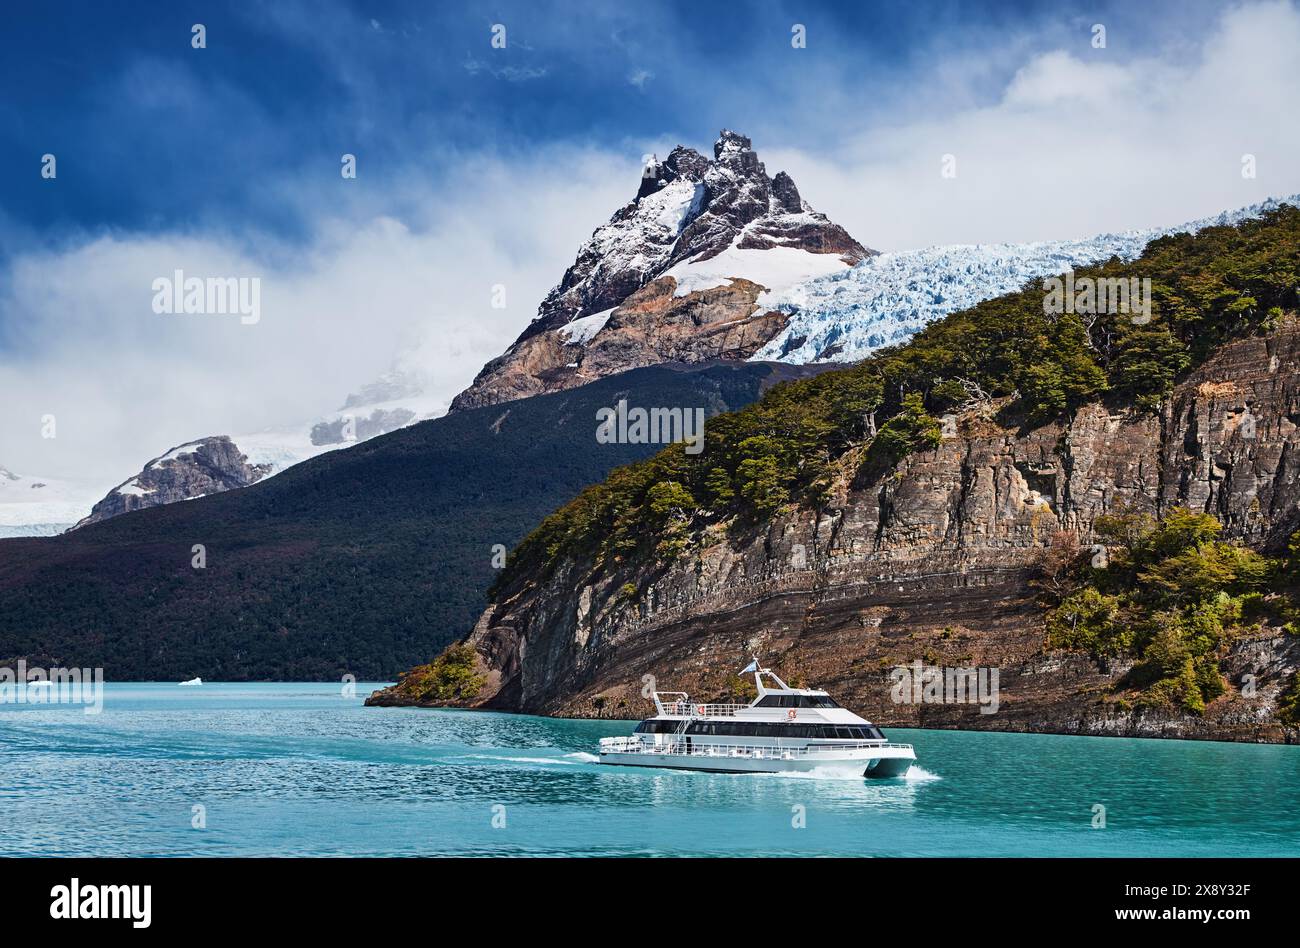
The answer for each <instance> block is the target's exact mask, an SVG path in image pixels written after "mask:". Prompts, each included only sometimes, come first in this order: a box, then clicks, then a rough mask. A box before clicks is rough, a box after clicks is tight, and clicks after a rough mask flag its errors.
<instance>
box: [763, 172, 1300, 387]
mask: <svg viewBox="0 0 1300 948" xmlns="http://www.w3.org/2000/svg"><path fill="white" fill-rule="evenodd" d="M1281 203H1288V204H1300V195H1293V196H1292V197H1289V198H1285V199H1283V200H1282V201H1279V200H1276V199H1269V200H1267V201H1263V202H1261V203H1259V204H1253V205H1250V206H1249V207H1243V208H1240V209H1238V210H1235V211H1225V212H1224V213H1222V214H1219V215H1217V216H1215V217H1209V218H1204V219H1202V220H1197V221H1191V222H1189V223H1186V224H1180V225H1178V226H1176V227H1161V228H1154V229H1150V230H1138V231H1128V232H1125V233H1121V234H1102V235H1100V236H1097V237H1092V238H1089V239H1086V240H1057V241H1041V242H1036V243H1024V244H976V245H957V246H949V247H929V248H926V249H924V250H907V251H901V252H897V253H882V254H878V255H876V256H873V257H868V258H866V259H865V260H863V261H862V262H861V263H859V264H858V265H857V266H855V267H852V268H851V269H848V270H845V271H843V272H840V273H832V274H829V275H826V276H822V277H818V278H815V279H812V280H809V281H807V282H805V283H802V284H799V285H795V286H791V287H789V288H787V289H786V290H785V291H784V292H783V293H781V294H778V295H777V302H776V304H775V308H778V309H780V310H781V311H782V312H785V313H789V314H790V320H789V322H788V323H787V324H786V327H785V329H784V330H782V331H781V332H780V333H778V334H777V335H776V336H775V337H773V338H772V339H771V340H770V341H769V342H768V343H767V345H765V346H764V347H763V348H762V349H760V350H759V351H758V352H757V353H755V354H754V355H753V356H752V357H751V359H752V360H754V361H760V360H771V361H780V362H791V363H795V364H799V365H802V364H805V363H809V362H856V361H857V360H859V359H862V358H865V357H866V356H868V355H870V354H871V353H872V352H875V351H876V350H877V349H882V348H884V347H886V346H892V345H897V344H899V343H902V342H905V341H907V340H908V339H909V338H911V336H912V335H913V334H915V333H916V332H918V331H920V330H921V329H923V328H925V326H927V325H929V324H930V323H932V322H934V321H935V320H937V319H941V318H943V317H944V316H947V315H948V314H949V313H954V312H958V311H960V310H963V309H967V308H968V307H971V306H974V305H976V304H977V303H981V302H983V301H984V300H989V299H993V298H994V297H997V296H1002V295H1003V294H1006V293H1012V292H1015V291H1017V290H1019V289H1021V288H1023V287H1024V286H1025V285H1026V284H1028V283H1030V282H1032V281H1034V280H1038V279H1042V278H1043V277H1048V276H1054V275H1056V274H1059V273H1062V272H1063V271H1065V270H1069V269H1072V268H1075V267H1082V266H1086V265H1088V264H1093V263H1098V262H1100V261H1104V260H1109V259H1110V258H1111V257H1119V258H1120V259H1122V260H1132V259H1134V258H1136V257H1138V256H1139V255H1140V254H1141V253H1142V250H1143V248H1145V247H1146V245H1147V244H1148V243H1150V242H1151V241H1152V240H1154V239H1156V238H1157V237H1163V236H1165V235H1167V234H1176V233H1184V232H1190V233H1195V232H1196V231H1198V230H1201V229H1202V228H1205V227H1210V226H1216V225H1226V224H1236V223H1239V222H1240V221H1243V220H1246V219H1247V218H1252V217H1258V216H1259V215H1260V214H1262V213H1263V212H1264V211H1266V210H1271V209H1273V208H1276V207H1277V206H1278V205H1279V204H1281ZM768 252H769V253H770V252H771V251H768ZM756 282H760V283H762V282H763V280H762V279H761V277H760V278H757V279H756ZM765 285H766V284H765Z"/></svg>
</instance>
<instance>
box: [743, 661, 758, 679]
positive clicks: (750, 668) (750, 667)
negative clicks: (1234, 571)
mask: <svg viewBox="0 0 1300 948" xmlns="http://www.w3.org/2000/svg"><path fill="white" fill-rule="evenodd" d="M756 671H758V659H755V660H754V661H752V662H750V663H749V664H748V665H746V666H745V667H744V668H742V669H741V670H740V673H741V674H742V675H748V674H749V673H750V672H756Z"/></svg>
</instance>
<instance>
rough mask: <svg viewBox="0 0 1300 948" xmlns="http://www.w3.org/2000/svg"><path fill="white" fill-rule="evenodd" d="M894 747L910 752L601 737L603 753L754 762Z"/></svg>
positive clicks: (849, 745)
mask: <svg viewBox="0 0 1300 948" xmlns="http://www.w3.org/2000/svg"><path fill="white" fill-rule="evenodd" d="M881 748H891V749H897V750H911V749H912V745H911V744H898V743H894V742H892V741H837V742H835V743H833V744H832V743H810V744H805V745H801V746H799V747H780V746H774V745H771V744H720V743H714V742H711V741H708V742H705V741H698V740H697V741H682V740H675V741H663V742H660V743H655V742H654V741H648V740H646V739H644V738H642V737H638V736H636V735H632V736H631V737H602V738H601V739H600V752H601V753H602V754H666V755H682V756H688V755H689V756H692V757H748V758H751V759H754V760H790V759H792V758H795V757H821V756H824V755H826V754H828V753H832V752H835V751H845V750H866V749H872V750H875V749H881Z"/></svg>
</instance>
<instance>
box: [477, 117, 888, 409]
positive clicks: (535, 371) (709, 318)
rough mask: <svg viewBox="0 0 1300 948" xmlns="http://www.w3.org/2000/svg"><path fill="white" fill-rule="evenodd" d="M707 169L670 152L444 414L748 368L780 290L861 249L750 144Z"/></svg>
mask: <svg viewBox="0 0 1300 948" xmlns="http://www.w3.org/2000/svg"><path fill="white" fill-rule="evenodd" d="M713 153H714V157H713V160H712V161H710V160H708V159H707V158H705V157H704V156H703V155H701V154H699V153H698V152H696V151H695V150H693V149H690V148H683V147H680V146H679V147H677V148H675V149H673V151H672V153H671V154H670V155H669V156H668V157H667V159H665V160H664V161H663V162H659V161H658V160H653V161H651V162H650V163H649V164H647V166H646V168H645V169H644V172H643V176H642V180H641V186H640V190H639V191H638V193H637V196H636V198H635V199H634V200H633V201H631V202H630V203H629V204H627V205H625V206H624V207H622V208H620V209H619V210H618V211H617V212H615V214H614V216H613V217H612V218H610V220H609V223H607V224H605V225H603V226H602V227H600V228H598V229H597V230H596V232H595V233H594V234H592V236H591V239H590V240H588V241H587V242H586V243H585V244H584V245H583V246H582V248H581V249H580V250H579V251H578V257H577V260H576V261H575V262H574V264H573V266H571V267H570V268H569V269H568V271H566V272H565V274H564V278H563V280H561V281H560V284H559V285H558V286H557V287H555V288H554V289H553V290H552V291H551V292H550V294H549V295H548V296H547V297H546V299H545V300H543V302H542V304H541V306H540V307H539V308H538V313H537V318H536V319H535V320H534V321H533V322H532V323H531V324H530V325H529V326H528V328H527V329H525V330H524V332H523V333H522V334H521V335H520V337H519V339H518V340H516V342H515V343H514V345H512V346H511V347H510V349H508V350H507V351H506V352H505V353H504V354H503V355H501V356H499V357H498V358H496V359H494V360H493V361H492V362H489V363H488V364H487V365H486V366H485V367H484V368H483V370H482V371H481V372H480V373H479V375H478V377H477V378H476V379H475V380H474V383H473V385H471V386H470V387H469V388H468V389H466V390H465V391H464V392H462V393H461V394H460V395H459V396H457V398H456V400H455V401H454V402H453V403H452V409H453V410H460V409H465V408H472V407H476V406H479V405H490V404H495V403H497V402H503V401H510V400H513V399H517V398H525V397H527V396H529V395H535V394H538V393H540V392H548V391H558V390H560V389H565V388H571V387H573V386H575V385H581V384H584V383H586V382H589V381H591V380H592V379H596V378H601V377H604V376H607V375H612V374H615V373H617V372H623V371H626V370H628V369H632V368H637V367H640V366H645V365H655V364H658V363H661V362H684V363H688V364H694V363H700V362H707V361H712V360H716V359H734V360H742V359H747V358H749V357H750V356H751V355H753V354H754V353H755V352H756V351H757V350H758V349H759V348H761V347H762V346H763V345H764V344H766V343H767V342H768V340H770V339H772V338H773V337H774V336H775V335H776V334H777V333H779V332H780V331H781V329H782V328H784V326H785V323H786V320H787V317H786V316H785V315H784V314H782V313H779V312H776V311H775V310H774V308H773V307H774V302H775V297H774V294H779V292H780V290H781V289H782V287H784V286H786V285H788V284H791V283H794V282H798V281H801V280H804V279H807V278H810V277H812V276H817V275H822V274H825V273H830V272H835V271H837V270H841V269H845V268H847V267H848V266H850V265H852V264H855V263H857V262H859V261H860V260H862V259H864V258H865V257H866V256H868V255H870V254H872V253H874V251H870V250H867V249H866V248H865V247H863V246H862V245H861V244H859V243H858V242H857V241H856V240H854V239H853V238H852V237H850V236H849V235H848V233H847V232H846V231H845V230H844V229H843V228H842V227H840V226H839V225H837V224H834V223H832V222H831V221H829V220H828V219H827V218H826V217H825V215H823V214H819V213H817V212H815V211H813V210H812V208H810V207H809V206H808V204H807V203H806V202H805V201H804V200H803V199H802V198H801V197H800V195H799V190H798V188H797V187H796V186H795V183H794V181H793V180H792V179H791V178H790V176H789V175H788V174H785V173H784V172H781V173H778V174H777V175H776V177H774V178H769V177H768V176H767V171H766V169H765V168H764V166H763V163H762V162H760V161H759V160H758V156H757V155H756V154H755V152H754V151H753V149H752V148H751V145H750V140H749V139H748V138H745V137H744V136H741V135H737V134H736V133H734V132H730V131H723V132H722V134H721V136H720V137H719V138H718V140H717V142H716V143H715V145H714V149H713Z"/></svg>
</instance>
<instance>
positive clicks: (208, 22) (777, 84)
mask: <svg viewBox="0 0 1300 948" xmlns="http://www.w3.org/2000/svg"><path fill="white" fill-rule="evenodd" d="M1141 6H1142V10H1141V11H1140V12H1139V13H1136V14H1135V12H1134V11H1132V9H1131V8H1132V7H1133V5H1132V4H1118V5H1109V4H1095V3H1088V4H1078V5H1071V4H1062V3H1059V2H1050V3H1036V2H1020V3H1008V2H1005V0H999V2H993V3H969V2H968V3H896V2H872V0H858V2H846V3H782V2H774V0H755V2H749V3H737V2H727V3H709V2H707V0H696V2H679V3H665V2H645V3H624V2H613V0H610V2H603V3H572V2H570V3H536V2H528V3H492V4H482V3H463V4H457V3H435V4H431V3H428V2H410V3H402V2H353V3H341V2H335V3H329V2H326V3H314V2H311V3H292V2H279V3H274V4H264V3H220V2H210V0H209V2H202V3H191V2H177V3H126V4H105V3H102V2H87V3H68V2H52V3H48V4H23V5H17V6H15V7H13V8H12V9H10V10H9V11H7V12H6V19H7V20H8V22H7V24H6V27H7V28H6V30H5V32H4V36H3V38H2V39H0V52H2V53H3V55H0V83H3V87H4V88H5V90H6V95H5V97H4V104H3V106H0V211H2V212H3V213H4V214H5V215H6V216H7V217H8V218H9V225H10V227H11V228H18V229H21V230H22V231H25V232H26V236H27V238H28V239H32V238H35V239H38V240H42V239H51V238H57V237H58V236H59V235H60V234H63V233H65V232H66V231H67V230H68V229H78V228H82V229H95V228H105V227H110V228H126V229H138V230H148V229H159V228H193V227H196V226H224V227H229V228H231V229H236V230H237V229H244V228H248V227H249V226H255V227H257V228H258V229H264V230H267V231H270V232H273V233H276V234H279V235H282V236H289V237H292V236H295V235H296V236H299V237H305V236H308V234H307V232H306V228H308V227H309V226H310V223H311V222H310V220H308V219H306V216H305V215H304V213H303V209H302V208H301V207H300V206H297V205H295V203H294V202H293V201H292V200H288V199H284V198H280V199H277V193H276V192H277V188H276V183H277V182H281V181H293V182H296V183H299V184H301V183H302V182H303V181H307V180H315V179H319V180H321V181H322V182H324V181H329V182H331V183H333V181H334V180H335V179H336V178H337V169H338V163H339V156H340V154H342V153H344V152H351V153H354V154H356V155H358V158H359V160H360V163H361V164H360V168H361V171H362V174H361V175H360V176H359V178H358V182H359V186H358V187H356V188H354V189H352V190H351V191H350V192H349V194H348V195H347V199H348V200H365V201H368V202H372V203H371V206H372V207H373V208H376V209H382V210H385V211H387V212H391V213H396V214H398V215H400V214H401V208H402V201H401V197H400V195H397V194H395V193H392V192H389V191H388V190H387V189H385V188H384V187H383V186H382V185H383V183H384V181H385V179H386V177H387V176H394V175H397V174H399V173H403V172H404V171H406V170H407V169H410V168H412V167H418V168H419V169H421V170H422V171H423V172H424V173H425V174H426V175H427V176H428V178H429V180H430V181H436V180H437V179H438V178H439V176H440V175H441V174H443V173H445V172H446V171H447V169H448V166H450V165H455V164H456V163H457V162H458V161H459V160H461V159H462V158H463V156H464V155H465V154H467V153H475V152H480V151H482V150H491V151H494V152H497V153H501V154H505V155H513V156H517V157H520V156H526V154H527V152H528V151H529V150H530V149H535V148H538V147H540V146H545V145H548V144H554V143H557V142H564V141H571V142H579V143H584V144H586V143H592V142H599V143H604V144H606V145H608V146H610V147H612V148H619V147H624V146H625V145H628V144H629V143H633V142H641V141H644V140H647V139H664V140H673V141H687V142H691V143H694V144H696V145H698V146H699V147H707V146H708V144H709V142H710V141H711V137H712V135H713V134H714V133H715V132H716V130H717V129H718V128H720V127H723V126H728V127H737V128H741V129H743V130H744V131H745V132H746V133H747V134H749V135H751V136H752V137H753V138H754V139H755V141H756V142H759V141H763V142H765V143H767V144H768V146H769V147H772V146H795V145H798V146H800V147H804V148H811V149H816V150H828V151H833V150H834V149H836V148H837V147H840V146H841V145H842V144H843V142H844V139H845V138H846V137H847V136H849V135H851V134H854V133H856V132H857V131H858V130H859V129H860V128H861V127H862V126H863V125H864V124H869V123H870V122H871V121H872V119H873V117H881V116H885V115H888V114H889V113H890V112H891V111H892V110H894V109H896V108H898V107H900V105H902V104H904V103H909V102H916V101H917V100H918V99H919V100H920V101H919V103H918V104H919V105H920V107H922V108H925V109H927V111H929V112H930V114H931V115H932V116H934V117H941V116H942V115H943V114H944V112H945V111H947V110H951V109H959V108H967V107H970V106H973V105H978V104H981V103H984V102H993V101H996V99H997V97H998V96H999V95H1000V92H1001V90H1002V88H1003V87H1004V86H1005V84H1006V82H1007V81H1008V79H1009V78H1010V76H1011V75H1012V74H1013V73H1014V71H1015V70H1016V69H1017V68H1019V66H1020V65H1021V62H1020V60H1019V59H1018V58H1016V57H1013V56H1008V55H1005V53H1006V51H1007V50H1014V49H1018V48H1023V47H1024V46H1025V45H1026V44H1030V43H1034V44H1041V45H1044V46H1050V45H1055V44H1071V43H1073V44H1076V45H1077V44H1078V43H1079V41H1080V39H1081V38H1082V39H1084V40H1086V38H1087V32H1086V30H1087V27H1088V25H1089V24H1090V23H1091V22H1094V21H1103V22H1105V23H1106V24H1107V25H1108V28H1109V31H1110V37H1109V46H1108V50H1107V52H1106V55H1107V56H1109V57H1113V58H1116V59H1118V60H1123V59H1125V58H1128V57H1131V56H1134V55H1139V54H1142V53H1144V52H1149V51H1151V50H1152V49H1154V48H1156V47H1167V46H1169V45H1170V44H1174V43H1177V42H1178V41H1179V40H1180V37H1181V36H1183V35H1184V34H1185V33H1195V31H1196V30H1197V28H1198V27H1202V26H1203V25H1204V24H1205V23H1207V22H1210V21H1211V20H1212V19H1213V17H1214V15H1215V10H1216V8H1215V6H1213V5H1209V4H1206V5H1198V4H1195V3H1187V2H1179V3H1177V4H1174V5H1172V6H1165V5H1162V4H1158V3H1151V4H1143V5H1141ZM194 23H203V24H204V25H205V26H206V27H207V48H206V49H203V50H195V49H192V48H191V46H190V27H191V25H192V24H194ZM495 23H501V24H504V25H505V26H506V40H507V45H506V48H505V49H493V48H491V46H490V40H491V32H490V29H491V26H492V25H493V24H495ZM794 23H802V24H804V25H805V26H806V28H807V35H808V47H807V48H806V49H803V50H795V49H792V47H791V44H790V36H791V34H790V30H791V25H792V24H794ZM975 60H978V61H979V67H978V68H976V69H973V70H972V69H964V70H962V71H961V72H960V73H957V72H950V73H947V74H945V71H944V70H945V69H951V68H952V65H953V64H955V63H967V64H969V63H971V62H972V61H975ZM835 113H839V114H840V115H841V116H842V118H841V120H839V121H835V120H828V115H834V114H835ZM47 152H49V153H53V154H55V155H56V156H57V157H58V161H59V181H58V187H57V188H55V187H50V186H49V183H48V182H46V181H43V180H42V179H41V178H40V177H39V176H38V175H37V174H36V173H35V171H36V169H37V168H38V162H39V160H40V156H41V155H42V154H44V153H47ZM372 184H373V185H375V186H374V187H371V185H372Z"/></svg>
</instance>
